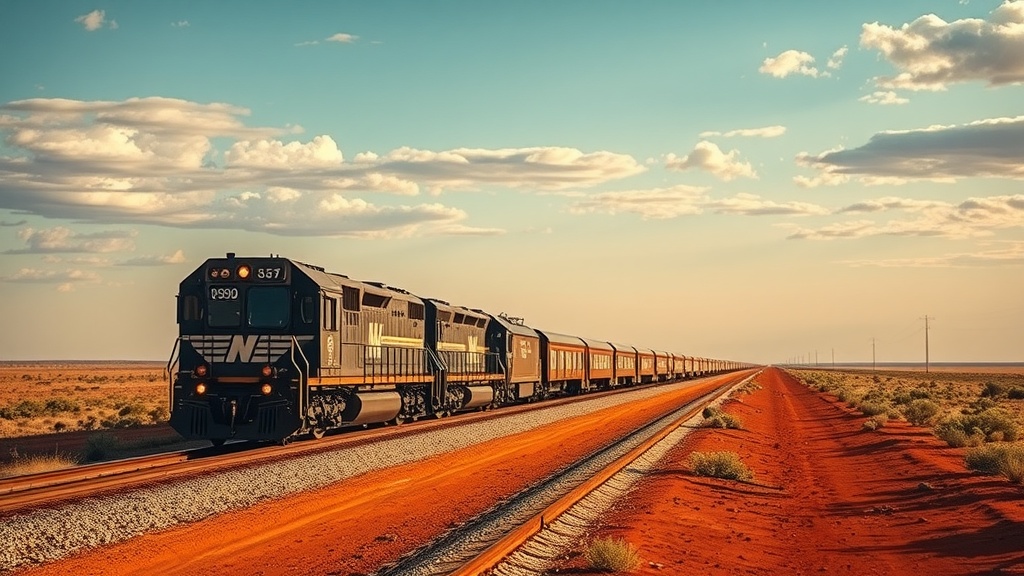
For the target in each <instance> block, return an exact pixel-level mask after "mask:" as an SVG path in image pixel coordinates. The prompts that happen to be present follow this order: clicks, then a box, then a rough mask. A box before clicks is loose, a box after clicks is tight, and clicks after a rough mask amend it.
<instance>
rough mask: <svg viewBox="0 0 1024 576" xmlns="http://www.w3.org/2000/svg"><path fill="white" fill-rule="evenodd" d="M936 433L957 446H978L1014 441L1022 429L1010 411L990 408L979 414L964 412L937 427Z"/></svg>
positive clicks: (951, 444) (948, 442)
mask: <svg viewBox="0 0 1024 576" xmlns="http://www.w3.org/2000/svg"><path fill="white" fill-rule="evenodd" d="M935 435H936V436H938V437H939V438H941V439H943V440H945V441H946V443H947V444H949V445H950V446H953V447H955V448H960V447H963V446H978V445H980V444H981V443H983V442H1002V441H1006V442H1013V441H1015V440H1017V438H1018V437H1019V436H1020V429H1019V427H1018V426H1017V423H1016V422H1015V421H1014V419H1013V416H1012V415H1010V413H1009V412H1007V411H1005V410H1002V409H1000V408H989V409H987V410H985V411H983V412H981V413H978V414H964V415H962V416H958V417H956V418H951V419H949V420H946V421H945V422H942V423H941V424H939V425H938V426H936V427H935Z"/></svg>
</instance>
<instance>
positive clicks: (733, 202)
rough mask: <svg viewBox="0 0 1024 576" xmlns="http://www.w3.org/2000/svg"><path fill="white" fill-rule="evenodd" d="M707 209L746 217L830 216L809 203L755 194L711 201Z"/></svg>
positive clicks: (822, 209) (826, 209)
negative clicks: (783, 200)
mask: <svg viewBox="0 0 1024 576" xmlns="http://www.w3.org/2000/svg"><path fill="white" fill-rule="evenodd" d="M704 206H705V207H707V208H708V209H711V210H713V211H715V212H717V213H719V214H737V215H744V216H780V215H781V216H809V215H822V214H829V213H830V211H829V210H828V208H825V207H823V206H818V205H817V204H811V203H808V202H783V203H779V202H774V201H772V200H764V199H762V198H761V197H760V196H757V195H755V194H737V195H736V196H734V197H733V198H722V199H718V200H710V201H708V202H706V203H705V204H704Z"/></svg>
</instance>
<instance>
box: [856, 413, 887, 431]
mask: <svg viewBox="0 0 1024 576" xmlns="http://www.w3.org/2000/svg"><path fill="white" fill-rule="evenodd" d="M888 422H889V417H888V416H886V415H885V414H875V415H874V416H872V417H871V418H868V419H867V420H865V421H864V424H863V425H861V429H862V430H878V429H879V428H882V427H883V426H885V425H886V424H887V423H888Z"/></svg>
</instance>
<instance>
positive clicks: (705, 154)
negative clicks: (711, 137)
mask: <svg viewBox="0 0 1024 576" xmlns="http://www.w3.org/2000/svg"><path fill="white" fill-rule="evenodd" d="M738 156H739V151H738V150H730V151H729V153H728V154H726V153H723V152H722V149H721V148H719V147H718V145H717V144H715V143H714V142H709V141H707V140H701V141H700V142H698V143H697V145H696V146H694V148H693V151H692V152H690V153H689V154H687V155H686V156H683V157H682V158H679V157H677V156H676V155H675V154H668V155H667V156H666V157H665V168H667V169H669V170H676V171H683V170H689V169H690V168H697V169H700V170H704V171H706V172H710V173H712V174H714V175H715V176H717V177H719V178H721V179H722V180H725V181H729V180H732V179H733V178H736V177H739V176H743V177H746V178H757V173H756V172H754V168H753V167H752V166H751V165H750V163H749V162H741V161H740V160H738V158H737V157H738Z"/></svg>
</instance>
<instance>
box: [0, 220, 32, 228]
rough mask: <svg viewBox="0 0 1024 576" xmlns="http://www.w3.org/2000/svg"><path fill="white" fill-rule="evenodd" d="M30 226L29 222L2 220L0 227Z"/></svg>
mask: <svg viewBox="0 0 1024 576" xmlns="http://www.w3.org/2000/svg"><path fill="white" fill-rule="evenodd" d="M25 224H28V220H18V221H17V222H8V221H6V220H0V226H12V227H13V226H24V225H25Z"/></svg>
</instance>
